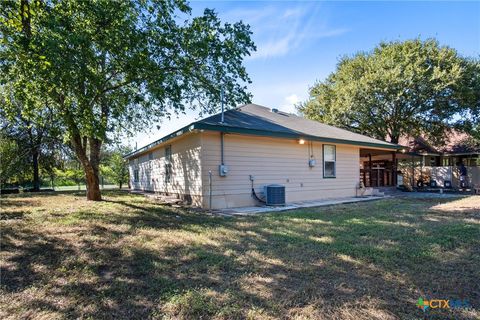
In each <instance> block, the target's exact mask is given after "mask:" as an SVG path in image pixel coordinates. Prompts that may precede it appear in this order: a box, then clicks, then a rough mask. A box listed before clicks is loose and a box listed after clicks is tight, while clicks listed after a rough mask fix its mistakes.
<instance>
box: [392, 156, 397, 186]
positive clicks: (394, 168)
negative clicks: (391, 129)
mask: <svg viewBox="0 0 480 320" xmlns="http://www.w3.org/2000/svg"><path fill="white" fill-rule="evenodd" d="M392 184H393V186H394V187H396V186H397V152H396V151H392Z"/></svg>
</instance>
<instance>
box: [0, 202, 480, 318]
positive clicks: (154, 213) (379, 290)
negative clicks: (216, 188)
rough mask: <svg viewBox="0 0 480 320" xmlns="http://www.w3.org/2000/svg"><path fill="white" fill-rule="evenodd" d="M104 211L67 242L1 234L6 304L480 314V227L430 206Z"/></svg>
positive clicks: (98, 311)
mask: <svg viewBox="0 0 480 320" xmlns="http://www.w3.org/2000/svg"><path fill="white" fill-rule="evenodd" d="M110 197H115V195H114V194H113V195H112V194H111V195H110ZM442 201H448V200H442ZM437 202H438V200H437ZM106 203H108V204H112V205H114V206H115V207H114V209H116V210H118V212H116V213H114V214H113V213H112V214H111V215H108V214H104V213H91V212H90V213H89V212H84V211H80V212H74V213H71V214H70V215H72V216H73V218H74V219H72V221H73V223H72V225H73V226H74V227H78V229H75V228H74V229H72V230H70V231H69V232H71V233H72V235H71V236H70V237H66V236H65V235H64V234H63V232H62V230H57V232H56V233H55V232H51V231H47V230H42V229H37V228H34V227H25V226H21V225H19V226H16V225H9V226H7V227H5V228H2V251H4V252H5V253H7V258H6V259H5V262H4V263H2V290H3V291H4V294H8V295H11V296H12V297H15V296H16V295H18V294H19V293H20V294H21V293H22V291H25V292H31V291H30V290H31V289H32V288H42V290H45V292H47V293H48V294H46V295H35V294H34V297H33V298H32V299H31V300H30V301H29V303H28V305H22V307H23V309H24V310H34V311H40V310H41V311H50V312H55V313H57V314H59V315H61V316H63V317H66V318H89V317H91V318H111V319H114V318H115V319H118V318H124V319H127V318H128V319H131V318H139V319H140V318H149V317H150V318H162V317H164V316H167V317H168V316H169V317H173V318H187V319H196V318H201V317H203V318H209V317H213V316H216V317H220V318H222V317H223V318H246V317H248V316H252V317H258V318H262V317H263V318H267V317H272V318H294V317H301V316H304V317H307V318H319V319H320V318H339V319H353V318H357V319H358V318H360V319H396V318H408V317H410V318H411V317H419V316H422V315H423V313H422V311H420V310H419V309H418V308H417V307H416V306H415V302H416V299H418V297H420V296H422V297H432V298H452V299H453V298H466V299H468V300H469V301H470V303H471V304H472V305H473V306H474V308H478V307H480V306H479V305H478V301H480V296H479V292H480V287H479V283H478V281H477V280H478V263H479V262H480V252H479V247H480V239H479V236H478V234H480V233H479V232H480V229H479V224H473V223H472V224H468V223H465V221H464V220H463V219H464V218H465V216H467V217H469V215H468V214H466V215H462V216H455V215H449V214H448V212H447V213H445V212H442V213H437V212H433V211H429V208H430V207H431V204H432V203H433V202H430V201H426V202H422V201H419V200H418V199H415V200H414V201H412V200H406V199H402V200H385V201H379V202H372V203H365V204H356V205H342V206H334V207H328V208H317V209H308V210H307V209H305V210H298V211H294V212H288V213H283V214H278V213H276V214H270V215H265V216H255V217H242V218H220V217H212V216H207V215H204V214H198V213H193V212H189V211H185V210H180V209H172V208H168V207H162V206H157V205H154V204H146V203H144V204H143V205H142V203H141V202H133V201H130V200H125V199H107V201H106ZM122 210H124V211H125V212H126V213H122V212H123V211H122ZM432 215H433V217H440V216H442V217H445V216H446V217H449V219H439V220H438V221H435V220H433V221H432V220H428V219H427V216H428V218H431V217H432ZM446 217H445V218H446ZM61 219H63V218H60V220H61ZM59 228H62V225H60V226H59ZM49 232H50V233H49ZM178 232H182V233H181V234H179V233H178ZM170 234H171V237H172V238H173V239H169V240H172V241H169V242H168V243H162V241H164V240H162V239H165V236H167V237H168V236H169V235H170ZM147 235H150V236H148V237H147ZM180 236H185V237H189V238H188V239H189V240H188V241H187V240H182V239H180V238H179V239H175V237H180ZM201 239H203V240H201ZM205 239H207V240H208V241H207V240H205ZM26 294H27V293H26ZM30 294H31V293H30ZM449 312H450V311H449ZM438 315H440V316H441V315H442V313H438ZM443 315H447V316H452V315H455V316H456V317H457V318H463V319H474V318H475V317H476V316H477V315H478V313H472V314H471V315H470V314H468V313H463V311H461V310H460V311H458V312H456V313H446V314H443Z"/></svg>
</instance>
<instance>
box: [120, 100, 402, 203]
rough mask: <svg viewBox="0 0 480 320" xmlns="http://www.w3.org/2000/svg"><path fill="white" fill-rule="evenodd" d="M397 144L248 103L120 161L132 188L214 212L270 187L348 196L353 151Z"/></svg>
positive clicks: (355, 169)
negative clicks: (126, 168) (125, 165)
mask: <svg viewBox="0 0 480 320" xmlns="http://www.w3.org/2000/svg"><path fill="white" fill-rule="evenodd" d="M400 148H401V147H400V146H398V145H394V144H390V143H387V142H384V141H380V140H376V139H373V138H370V137H366V136H363V135H359V134H355V133H352V132H349V131H346V130H343V129H339V128H335V127H331V126H327V125H324V124H321V123H319V122H315V121H310V120H307V119H304V118H302V117H299V116H296V115H293V114H287V113H283V112H280V111H278V110H275V109H272V110H271V109H269V108H266V107H262V106H258V105H254V104H249V105H245V106H242V107H239V108H236V109H233V110H229V111H226V112H225V114H224V122H221V116H220V115H214V116H212V117H209V118H206V119H204V120H200V121H198V122H195V123H192V124H191V125H189V126H187V127H185V128H182V129H180V130H178V131H177V132H175V133H173V134H171V135H169V136H166V137H164V138H162V139H160V140H157V141H156V142H154V143H152V144H150V145H148V146H146V147H144V148H141V149H139V150H136V151H134V152H132V153H131V154H129V155H127V156H126V158H128V160H129V171H130V185H131V188H132V189H134V190H142V191H151V192H157V193H161V194H165V195H174V196H178V198H180V199H184V200H186V201H187V202H189V203H191V204H192V205H194V206H198V207H202V208H212V209H219V208H233V207H242V206H254V205H264V204H263V203H262V202H261V201H260V200H261V199H262V197H264V196H265V195H264V194H263V187H264V186H266V185H271V184H276V185H282V186H284V187H285V200H286V202H287V203H288V202H296V201H306V200H320V199H328V198H341V197H351V196H355V195H356V192H357V188H358V186H359V181H360V154H361V152H365V150H371V151H372V152H376V153H381V152H383V153H385V154H391V153H394V152H395V151H396V150H398V149H400ZM252 187H253V190H254V191H255V194H256V195H257V197H255V196H254V194H253V192H252ZM257 198H260V200H259V199H257Z"/></svg>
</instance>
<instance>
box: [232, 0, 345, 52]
mask: <svg viewBox="0 0 480 320" xmlns="http://www.w3.org/2000/svg"><path fill="white" fill-rule="evenodd" d="M320 8H321V4H319V3H307V4H306V3H303V4H295V5H294V6H293V7H288V8H284V7H283V6H275V5H270V6H267V7H264V8H262V9H261V10H258V9H257V10H253V9H234V10H231V11H229V12H226V13H225V14H224V17H225V18H226V19H227V20H230V21H238V20H243V21H245V22H246V23H248V24H250V26H251V28H252V31H253V39H254V41H255V44H256V45H257V51H256V52H253V53H252V55H251V56H250V57H248V58H247V59H248V60H254V59H266V58H271V57H279V56H285V55H287V54H289V53H291V52H292V51H295V50H297V49H299V48H301V47H304V46H307V45H308V44H309V43H310V42H311V41H315V40H318V39H321V38H327V37H336V36H340V35H342V34H344V33H345V32H347V31H348V30H347V29H345V28H333V27H331V26H330V25H329V24H328V21H327V20H328V19H327V18H326V17H325V15H323V13H324V12H323V11H322V12H321V11H320Z"/></svg>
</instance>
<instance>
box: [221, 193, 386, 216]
mask: <svg viewBox="0 0 480 320" xmlns="http://www.w3.org/2000/svg"><path fill="white" fill-rule="evenodd" d="M385 198H389V196H381V197H379V196H368V197H351V198H340V199H329V200H313V201H302V202H292V203H288V204H287V205H285V206H279V207H272V206H259V207H241V208H230V209H223V210H214V211H213V212H212V213H213V214H216V215H220V216H226V217H230V216H232V217H233V216H251V215H257V214H263V213H270V212H280V211H287V210H295V209H301V208H312V207H325V206H331V205H336V204H345V203H355V202H365V201H373V200H380V199H385Z"/></svg>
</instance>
